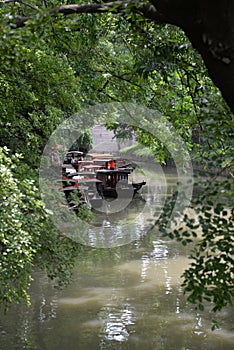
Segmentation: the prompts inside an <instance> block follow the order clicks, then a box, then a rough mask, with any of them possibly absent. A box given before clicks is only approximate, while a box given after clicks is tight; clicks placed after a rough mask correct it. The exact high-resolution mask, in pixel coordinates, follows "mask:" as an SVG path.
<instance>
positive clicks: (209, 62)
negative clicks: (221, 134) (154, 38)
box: [151, 0, 234, 113]
mask: <svg viewBox="0 0 234 350" xmlns="http://www.w3.org/2000/svg"><path fill="white" fill-rule="evenodd" d="M151 2H152V3H153V4H154V6H155V8H156V10H157V11H159V13H160V15H161V17H165V18H167V21H168V23H171V24H175V25H177V26H179V27H181V28H182V29H183V30H184V31H185V34H186V35H187V37H188V38H189V40H190V41H191V43H192V44H193V46H194V47H195V48H196V49H197V50H198V51H199V53H200V54H201V56H202V58H203V60H204V63H205V65H206V67H207V69H208V73H209V75H210V77H211V79H212V80H213V82H214V83H215V85H216V86H217V87H218V88H219V89H220V91H221V93H222V95H223V98H224V99H225V100H226V102H227V104H228V105H229V107H230V109H231V111H232V112H233V113H234V1H233V0H218V1H214V0H153V1H151Z"/></svg>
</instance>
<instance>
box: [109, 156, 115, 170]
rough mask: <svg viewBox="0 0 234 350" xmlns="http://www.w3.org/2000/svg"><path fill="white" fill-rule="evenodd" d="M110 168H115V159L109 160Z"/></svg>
mask: <svg viewBox="0 0 234 350" xmlns="http://www.w3.org/2000/svg"><path fill="white" fill-rule="evenodd" d="M109 169H110V170H115V162H114V160H113V159H111V160H110V161H109Z"/></svg>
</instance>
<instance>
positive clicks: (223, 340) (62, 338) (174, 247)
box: [0, 173, 234, 350]
mask: <svg viewBox="0 0 234 350" xmlns="http://www.w3.org/2000/svg"><path fill="white" fill-rule="evenodd" d="M159 179H160V176H158V179H157V184H158V187H154V191H151V192H149V191H146V190H144V191H143V193H142V198H139V201H137V202H136V203H135V204H134V203H132V204H131V206H130V207H128V210H126V211H125V217H124V218H123V217H122V216H121V215H122V214H121V213H119V214H118V215H117V216H114V218H112V217H111V216H108V217H105V218H102V220H103V221H102V222H103V225H106V222H107V221H108V222H109V224H110V225H112V226H114V225H117V224H119V222H121V220H126V216H127V218H128V219H129V222H132V221H133V219H134V218H136V217H137V218H138V220H140V221H139V225H146V223H147V222H148V221H147V220H148V219H149V218H150V210H147V211H146V213H147V215H146V217H143V218H141V219H139V212H141V211H143V207H145V206H148V207H149V208H151V209H152V208H154V209H155V208H157V209H160V207H161V206H162V205H163V203H164V200H165V197H166V196H167V195H168V193H169V192H170V190H171V189H170V188H171V187H170V186H172V187H173V186H174V185H175V182H176V176H175V174H173V173H172V174H167V176H166V180H167V185H166V183H165V178H164V180H163V179H162V181H161V182H160V181H159ZM168 183H169V184H170V185H168ZM156 211H157V210H156ZM159 211H160V210H159ZM100 220H101V219H100V218H99V224H100V222H101V221H100ZM97 226H98V225H97ZM133 229H134V230H135V227H134V225H133ZM90 235H92V232H91V233H90ZM190 249H191V247H183V246H181V245H180V244H179V243H177V242H175V241H171V240H169V239H167V238H165V237H163V236H161V235H160V234H159V233H158V232H157V229H156V228H152V229H151V230H149V231H148V233H147V234H146V235H141V234H140V235H139V238H138V239H135V240H133V241H131V242H129V243H127V244H124V245H119V246H115V247H113V248H108V247H104V248H100V247H95V246H90V247H89V246H86V247H85V249H84V251H83V252H82V253H81V254H80V256H79V259H78V260H77V264H76V266H75V269H74V280H73V282H72V284H71V285H70V286H69V287H68V288H66V289H65V290H63V291H58V290H56V289H55V288H54V284H53V282H51V281H49V280H48V279H47V277H46V276H45V274H44V273H42V272H40V271H38V272H36V273H35V276H34V282H33V283H32V286H31V290H30V294H31V301H32V304H31V306H30V307H27V306H24V305H19V306H14V307H13V308H12V310H11V311H10V312H9V313H8V314H7V315H3V314H1V318H0V350H23V349H28V350H29V349H30V350H34V349H35V350H112V349H113V350H127V349H128V350H142V349H144V350H162V349H163V350H199V349H201V350H224V349H225V350H231V349H234V333H233V331H234V313H233V310H231V309H225V310H223V311H222V312H221V313H219V314H217V315H216V319H217V321H218V322H220V328H219V329H217V330H215V331H211V323H212V319H213V318H214V315H213V314H212V312H211V310H210V309H211V308H210V306H209V305H207V308H206V310H205V311H204V312H200V311H199V312H197V311H195V310H194V308H193V305H191V304H189V303H187V301H186V298H185V296H184V295H183V291H182V288H181V275H182V273H183V271H184V269H185V268H186V267H187V266H188V263H189V259H188V255H189V251H190Z"/></svg>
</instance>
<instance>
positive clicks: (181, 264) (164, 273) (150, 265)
mask: <svg viewBox="0 0 234 350" xmlns="http://www.w3.org/2000/svg"><path fill="white" fill-rule="evenodd" d="M189 262H190V260H189V259H188V258H186V257H183V256H178V257H176V258H171V259H165V260H164V259H159V260H153V259H152V258H151V259H150V258H149V257H147V258H146V257H144V258H143V259H141V260H132V261H130V262H127V263H123V264H121V265H118V266H116V267H115V269H116V270H118V272H121V273H122V274H125V275H126V276H128V275H134V276H135V281H136V284H135V285H134V286H131V287H132V288H142V289H147V288H154V287H158V286H165V287H166V289H167V290H170V288H171V287H172V286H177V285H180V284H181V281H182V280H181V277H180V276H181V275H182V273H183V272H184V270H185V269H186V268H187V267H188V266H189Z"/></svg>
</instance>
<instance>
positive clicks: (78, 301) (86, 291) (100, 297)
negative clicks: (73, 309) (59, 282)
mask: <svg viewBox="0 0 234 350" xmlns="http://www.w3.org/2000/svg"><path fill="white" fill-rule="evenodd" d="M80 292H82V295H81V296H79V297H62V298H59V299H58V303H59V304H64V305H71V306H74V305H76V306H85V307H87V304H96V305H97V306H98V305H99V306H100V305H105V304H106V301H107V300H109V301H110V300H111V298H112V295H113V288H98V287H93V288H83V289H81V290H80ZM115 292H116V289H115Z"/></svg>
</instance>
